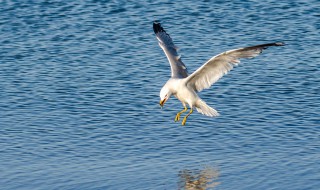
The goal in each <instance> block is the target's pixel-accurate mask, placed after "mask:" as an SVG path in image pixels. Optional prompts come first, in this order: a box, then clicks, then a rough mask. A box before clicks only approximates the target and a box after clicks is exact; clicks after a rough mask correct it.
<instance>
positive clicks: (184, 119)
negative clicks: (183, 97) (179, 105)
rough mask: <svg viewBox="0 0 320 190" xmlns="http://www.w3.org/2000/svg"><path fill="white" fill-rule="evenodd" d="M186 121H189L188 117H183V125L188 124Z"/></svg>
mask: <svg viewBox="0 0 320 190" xmlns="http://www.w3.org/2000/svg"><path fill="white" fill-rule="evenodd" d="M186 122H187V118H186V117H185V118H183V120H182V123H181V124H182V125H186Z"/></svg>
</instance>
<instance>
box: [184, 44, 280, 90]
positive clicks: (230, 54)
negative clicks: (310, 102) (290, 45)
mask: <svg viewBox="0 0 320 190" xmlns="http://www.w3.org/2000/svg"><path fill="white" fill-rule="evenodd" d="M283 45H284V43H282V42H278V43H269V44H262V45H257V46H251V47H245V48H240V49H234V50H230V51H226V52H224V53H221V54H219V55H217V56H214V57H212V58H211V59H210V60H209V61H207V62H206V63H205V64H204V65H202V66H201V67H200V68H199V69H197V70H196V71H195V72H194V73H192V74H191V75H190V76H188V78H186V82H187V85H188V86H190V87H192V88H193V89H194V90H195V91H197V92H200V91H201V90H203V89H206V88H209V87H210V86H211V85H212V84H214V83H215V82H217V81H218V80H219V79H220V78H221V77H222V76H223V75H224V74H227V73H228V72H229V71H230V70H231V69H232V68H233V67H234V66H235V65H238V64H239V63H240V60H239V59H241V58H253V57H256V56H258V55H259V54H260V53H261V52H262V50H264V49H266V48H267V47H269V46H283Z"/></svg>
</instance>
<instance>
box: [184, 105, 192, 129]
mask: <svg viewBox="0 0 320 190" xmlns="http://www.w3.org/2000/svg"><path fill="white" fill-rule="evenodd" d="M192 112H193V109H192V108H190V112H189V113H188V114H187V115H186V116H185V117H184V118H183V120H182V125H185V124H186V121H187V118H188V117H189V115H190V114H192Z"/></svg>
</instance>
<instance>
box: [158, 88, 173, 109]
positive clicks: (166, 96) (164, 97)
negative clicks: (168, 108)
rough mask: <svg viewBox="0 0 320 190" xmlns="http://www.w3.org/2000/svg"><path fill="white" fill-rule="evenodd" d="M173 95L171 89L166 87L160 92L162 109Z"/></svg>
mask: <svg viewBox="0 0 320 190" xmlns="http://www.w3.org/2000/svg"><path fill="white" fill-rule="evenodd" d="M171 95H172V92H171V91H170V89H169V88H168V87H167V86H166V85H165V86H163V87H162V89H161V91H160V103H159V104H160V106H161V108H162V107H163V105H164V103H166V101H167V100H168V99H169V98H170V96H171Z"/></svg>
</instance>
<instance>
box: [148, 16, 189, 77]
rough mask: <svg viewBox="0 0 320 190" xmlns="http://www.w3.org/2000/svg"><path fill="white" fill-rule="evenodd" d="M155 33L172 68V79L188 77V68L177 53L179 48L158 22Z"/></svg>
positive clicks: (154, 24)
mask: <svg viewBox="0 0 320 190" xmlns="http://www.w3.org/2000/svg"><path fill="white" fill-rule="evenodd" d="M153 31H154V33H155V34H156V36H157V39H158V42H159V46H160V47H161V48H162V49H163V51H164V53H165V54H166V56H167V58H168V60H169V62H170V66H171V77H172V78H185V77H187V76H188V72H187V68H186V66H185V65H184V63H183V62H182V61H181V58H180V56H179V55H178V53H177V48H176V46H175V45H174V44H173V42H172V39H171V38H170V36H169V34H167V33H166V31H165V30H164V29H163V28H162V27H161V24H160V23H158V22H154V23H153Z"/></svg>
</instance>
